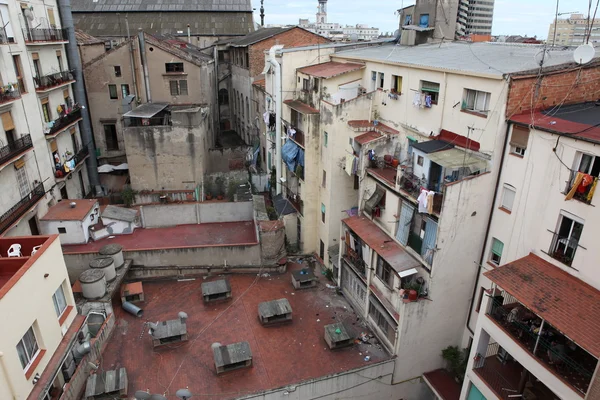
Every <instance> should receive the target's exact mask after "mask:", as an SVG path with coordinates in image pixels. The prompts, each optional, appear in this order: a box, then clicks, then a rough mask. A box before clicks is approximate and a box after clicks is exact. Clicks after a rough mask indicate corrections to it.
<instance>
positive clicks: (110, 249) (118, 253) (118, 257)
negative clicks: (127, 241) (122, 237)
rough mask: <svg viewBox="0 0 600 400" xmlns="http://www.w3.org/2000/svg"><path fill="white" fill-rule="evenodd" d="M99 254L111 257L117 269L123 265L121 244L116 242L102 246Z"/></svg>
mask: <svg viewBox="0 0 600 400" xmlns="http://www.w3.org/2000/svg"><path fill="white" fill-rule="evenodd" d="M99 253H100V255H101V256H107V257H112V259H113V261H114V262H115V268H117V269H119V268H121V267H122V266H123V265H125V259H124V258H123V246H121V245H120V244H117V243H113V244H107V245H106V246H102V248H101V249H100V251H99Z"/></svg>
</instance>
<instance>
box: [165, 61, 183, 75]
mask: <svg viewBox="0 0 600 400" xmlns="http://www.w3.org/2000/svg"><path fill="white" fill-rule="evenodd" d="M165 71H166V72H167V73H172V72H184V71H183V63H165Z"/></svg>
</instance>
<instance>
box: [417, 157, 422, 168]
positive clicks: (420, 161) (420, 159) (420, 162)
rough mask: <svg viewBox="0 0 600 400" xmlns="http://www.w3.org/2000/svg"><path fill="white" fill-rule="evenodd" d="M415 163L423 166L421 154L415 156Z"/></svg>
mask: <svg viewBox="0 0 600 400" xmlns="http://www.w3.org/2000/svg"><path fill="white" fill-rule="evenodd" d="M417 165H419V166H421V167H422V166H423V156H417Z"/></svg>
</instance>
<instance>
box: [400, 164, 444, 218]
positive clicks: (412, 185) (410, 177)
mask: <svg viewBox="0 0 600 400" xmlns="http://www.w3.org/2000/svg"><path fill="white" fill-rule="evenodd" d="M399 185H400V189H401V190H403V191H404V192H406V193H408V194H409V195H410V196H411V197H412V198H414V199H415V200H416V199H417V198H419V195H420V194H421V188H426V189H428V190H434V189H430V188H429V185H428V184H427V180H425V179H419V178H418V177H417V176H416V175H414V174H412V173H409V172H403V173H402V177H401V178H400V182H399ZM443 202H444V195H443V194H442V193H436V194H435V195H434V196H433V213H434V214H438V215H439V214H440V213H441V212H442V203H443Z"/></svg>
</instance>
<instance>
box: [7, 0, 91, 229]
mask: <svg viewBox="0 0 600 400" xmlns="http://www.w3.org/2000/svg"><path fill="white" fill-rule="evenodd" d="M58 11H59V10H58V8H57V3H56V1H30V2H21V3H18V2H14V1H10V2H4V4H0V15H1V16H2V23H3V26H4V28H3V29H2V35H0V63H1V64H0V65H1V66H2V67H1V69H0V71H1V72H0V77H1V83H2V89H1V92H2V93H1V94H0V115H1V121H2V124H1V125H2V126H1V128H0V129H1V133H0V141H1V143H0V147H1V148H0V185H2V187H5V188H15V189H16V190H5V191H4V193H3V194H2V196H1V197H0V213H2V216H1V217H0V233H2V234H4V235H7V236H19V235H30V234H34V235H35V234H39V229H38V224H37V220H38V219H39V218H40V217H42V216H43V215H44V214H45V213H46V210H47V209H48V206H49V205H52V204H53V203H55V202H56V201H57V200H60V199H61V198H63V199H66V198H81V197H84V196H86V195H87V194H88V193H89V192H90V184H89V179H88V174H87V171H86V167H85V160H86V159H87V158H88V157H89V154H88V145H89V143H83V141H82V137H81V135H80V130H79V126H78V125H79V122H80V121H81V120H82V110H81V107H80V105H79V104H77V103H76V102H75V101H74V97H73V90H72V84H73V83H74V82H75V80H74V75H73V73H72V70H71V69H70V67H69V65H68V63H67V55H66V50H65V44H66V43H67V41H68V40H67V36H66V31H65V29H63V28H62V26H61V21H60V18H59V12H58ZM73 178H74V179H73Z"/></svg>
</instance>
